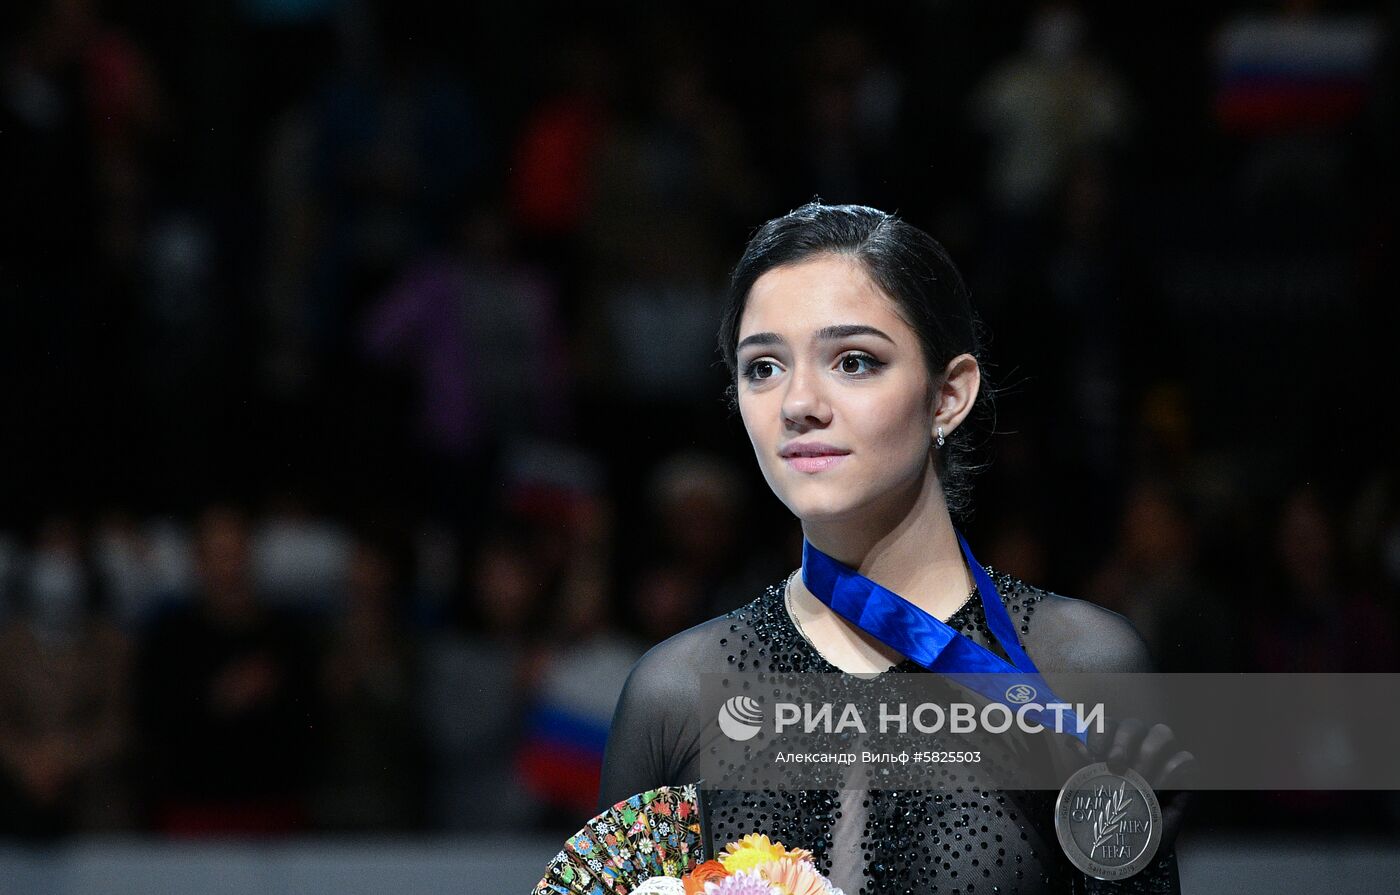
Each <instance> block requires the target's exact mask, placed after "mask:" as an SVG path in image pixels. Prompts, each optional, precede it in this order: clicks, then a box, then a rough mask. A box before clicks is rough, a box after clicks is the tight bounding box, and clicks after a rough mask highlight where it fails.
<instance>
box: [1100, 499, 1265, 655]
mask: <svg viewBox="0 0 1400 895" xmlns="http://www.w3.org/2000/svg"><path fill="white" fill-rule="evenodd" d="M1118 538H1119V540H1118V546H1117V549H1116V550H1115V551H1114V554H1113V555H1112V556H1110V557H1109V558H1108V560H1107V562H1106V563H1105V564H1104V565H1103V567H1102V568H1100V569H1099V571H1098V573H1097V574H1096V575H1095V577H1094V579H1093V581H1092V582H1091V583H1090V586H1089V591H1088V594H1087V596H1088V598H1089V599H1091V600H1093V601H1094V602H1096V603H1099V604H1101V605H1103V606H1107V607H1108V608H1110V609H1113V610H1115V611H1117V612H1121V613H1122V614H1123V615H1125V616H1127V617H1128V618H1129V619H1130V620H1131V621H1132V623H1133V625H1134V626H1135V627H1136V628H1137V630H1138V633H1140V634H1141V635H1142V637H1143V639H1144V640H1146V641H1147V645H1148V648H1149V649H1150V650H1151V653H1152V658H1153V660H1154V663H1155V665H1156V668H1157V670H1158V671H1203V672H1222V671H1236V670H1242V669H1241V668H1240V666H1241V664H1242V663H1240V662H1239V660H1238V658H1237V646H1236V644H1237V641H1236V640H1235V639H1234V633H1235V632H1236V630H1237V629H1238V626H1239V624H1240V623H1241V619H1240V618H1239V617H1238V614H1237V613H1238V607H1235V606H1233V605H1231V604H1230V603H1228V602H1226V600H1225V598H1224V597H1223V596H1221V595H1220V594H1219V593H1216V592H1214V591H1213V589H1212V588H1211V587H1210V586H1209V585H1208V584H1207V583H1206V582H1205V580H1204V579H1203V578H1202V575H1201V571H1200V568H1199V565H1198V558H1197V549H1196V548H1197V545H1196V540H1197V535H1196V527H1195V524H1194V521H1193V520H1192V519H1191V517H1190V516H1189V515H1187V513H1186V510H1185V507H1184V505H1183V501H1182V500H1181V498H1180V497H1178V496H1176V495H1174V494H1173V492H1172V489H1171V486H1169V485H1167V484H1166V483H1163V482H1155V481H1139V482H1137V483H1136V484H1135V485H1134V486H1132V487H1131V488H1130V489H1129V491H1128V495H1127V497H1126V499H1125V501H1124V507H1123V514H1122V519H1121V521H1120V523H1119V529H1118Z"/></svg>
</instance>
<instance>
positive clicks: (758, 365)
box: [744, 360, 773, 379]
mask: <svg viewBox="0 0 1400 895" xmlns="http://www.w3.org/2000/svg"><path fill="white" fill-rule="evenodd" d="M772 375H773V362H772V361H769V360H756V361H753V362H752V363H750V364H749V365H748V366H746V367H744V378H745V379H767V378H768V377H770V376H772Z"/></svg>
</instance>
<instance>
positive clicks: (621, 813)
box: [534, 783, 705, 895]
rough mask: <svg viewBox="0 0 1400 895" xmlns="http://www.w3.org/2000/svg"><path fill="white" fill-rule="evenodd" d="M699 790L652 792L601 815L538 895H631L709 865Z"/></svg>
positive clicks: (564, 853)
mask: <svg viewBox="0 0 1400 895" xmlns="http://www.w3.org/2000/svg"><path fill="white" fill-rule="evenodd" d="M697 788H698V785H697V784H696V783H687V784H684V785H682V786H663V787H660V788H659V789H649V790H647V791H646V792H643V793H638V794H637V795H635V796H632V797H631V798H628V799H623V800H622V801H621V802H618V803H617V804H616V805H614V806H612V807H611V808H609V809H608V810H606V811H604V812H603V813H602V814H599V815H598V816H597V817H595V818H593V819H592V820H590V821H589V822H588V823H586V824H584V826H583V829H581V830H579V831H578V832H577V833H575V834H574V835H572V836H570V837H569V839H568V841H567V842H565V843H564V848H563V849H562V850H561V851H560V852H559V854H557V855H555V856H554V858H553V859H552V860H551V861H550V862H549V867H548V868H547V869H546V870H545V875H544V879H542V880H540V882H539V885H537V886H535V891H534V895H627V893H628V892H631V891H632V890H633V889H635V888H636V887H638V886H640V885H641V884H642V881H643V880H646V879H648V878H649V877H653V876H675V877H679V876H682V875H683V874H685V873H686V872H688V871H689V870H690V869H691V868H693V867H694V866H695V865H696V864H699V863H700V862H702V861H704V860H705V854H704V851H705V844H704V843H705V837H704V821H703V818H702V816H701V807H700V797H699V793H698V791H697Z"/></svg>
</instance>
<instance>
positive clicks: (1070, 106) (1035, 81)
mask: <svg viewBox="0 0 1400 895" xmlns="http://www.w3.org/2000/svg"><path fill="white" fill-rule="evenodd" d="M1087 28H1088V24H1087V22H1086V21H1085V19H1084V15H1083V14H1082V13H1081V12H1080V10H1079V8H1078V7H1077V6H1075V5H1073V4H1068V3H1053V4H1047V5H1045V6H1042V7H1041V8H1040V9H1039V10H1038V11H1037V12H1036V14H1035V15H1034V16H1033V17H1032V19H1031V21H1030V23H1029V26H1028V28H1027V33H1026V46H1025V48H1024V49H1023V50H1022V51H1021V52H1020V53H1018V54H1016V55H1015V56H1013V57H1012V58H1011V59H1008V60H1006V61H1005V62H1003V63H1001V64H1000V65H998V66H997V67H996V68H994V69H993V70H992V72H991V73H990V74H989V75H988V76H987V78H986V80H985V81H984V82H983V83H982V84H981V86H979V87H978V88H977V90H976V91H975V93H974V95H973V97H972V108H973V110H974V111H973V122H974V124H975V125H976V126H977V127H978V128H979V129H981V130H983V131H985V132H986V133H987V134H988V135H989V136H990V138H991V141H992V159H991V162H990V167H989V172H988V173H989V175H990V180H989V193H990V196H991V199H992V201H993V203H995V205H996V206H997V207H998V208H999V209H1000V210H1001V211H1002V212H1003V213H1006V214H1010V215H1013V216H1015V217H1018V218H1030V217H1035V216H1036V215H1038V214H1039V213H1040V212H1041V211H1043V210H1044V209H1045V208H1046V207H1047V204H1048V203H1049V202H1050V201H1051V200H1052V199H1053V198H1054V197H1055V196H1056V195H1057V194H1058V193H1059V191H1060V189H1061V188H1062V187H1063V185H1064V184H1065V182H1066V180H1067V179H1068V177H1069V175H1070V173H1071V172H1072V170H1073V168H1074V165H1075V163H1076V161H1077V160H1078V159H1079V158H1081V157H1082V156H1084V155H1086V154H1095V153H1098V152H1101V151H1103V150H1105V149H1107V148H1111V147H1113V146H1114V145H1115V144H1117V143H1120V142H1121V141H1122V140H1123V139H1124V138H1125V137H1126V134H1127V129H1128V123H1129V102H1128V93H1127V88H1126V87H1125V85H1124V84H1123V81H1122V79H1121V78H1119V76H1118V75H1117V74H1116V73H1115V72H1114V71H1113V70H1112V69H1111V68H1109V67H1108V65H1107V64H1105V63H1104V62H1103V61H1102V60H1100V59H1097V58H1095V57H1094V56H1093V55H1091V54H1090V52H1089V51H1088V50H1087V49H1086V46H1085V44H1086V40H1085V38H1086V34H1085V32H1086V31H1087Z"/></svg>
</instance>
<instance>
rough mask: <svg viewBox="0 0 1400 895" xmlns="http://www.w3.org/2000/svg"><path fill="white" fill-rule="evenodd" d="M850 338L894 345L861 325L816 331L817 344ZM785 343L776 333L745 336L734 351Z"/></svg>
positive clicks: (871, 327)
mask: <svg viewBox="0 0 1400 895" xmlns="http://www.w3.org/2000/svg"><path fill="white" fill-rule="evenodd" d="M850 336H879V337H880V338H882V339H884V340H885V341H886V342H889V343H890V344H891V345H893V344H894V339H891V338H890V337H889V336H887V335H885V333H884V332H882V331H881V330H878V329H876V328H875V327H873V326H866V325H865V324H863V323H837V324H834V325H832V326H823V327H822V328H821V329H819V330H817V341H819V342H830V341H834V340H836V339H845V338H849V337H850ZM786 341H787V340H786V339H784V338H783V337H782V336H780V335H778V334H777V333H772V332H769V333H754V334H753V335H751V336H745V337H744V338H743V339H742V340H741V341H740V342H739V344H738V346H736V347H735V349H734V351H735V353H736V354H737V353H738V352H739V351H742V350H743V349H744V348H745V347H747V346H749V345H783V344H786Z"/></svg>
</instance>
